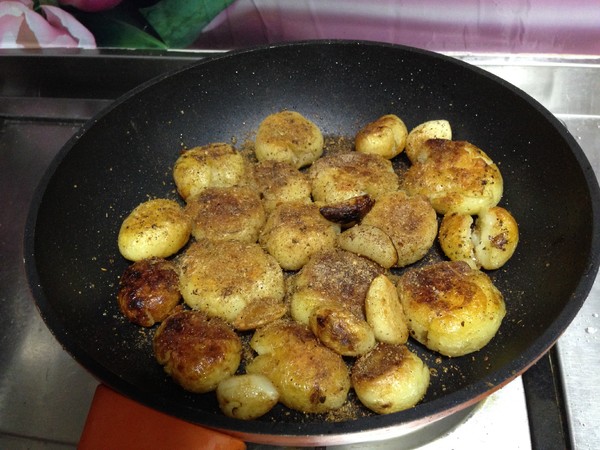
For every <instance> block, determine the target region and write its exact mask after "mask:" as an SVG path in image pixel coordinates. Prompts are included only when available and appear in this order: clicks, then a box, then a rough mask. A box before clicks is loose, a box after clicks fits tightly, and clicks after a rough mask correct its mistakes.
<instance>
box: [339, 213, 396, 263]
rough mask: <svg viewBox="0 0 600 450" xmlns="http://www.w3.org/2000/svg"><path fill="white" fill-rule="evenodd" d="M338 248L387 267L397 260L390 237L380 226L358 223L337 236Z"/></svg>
mask: <svg viewBox="0 0 600 450" xmlns="http://www.w3.org/2000/svg"><path fill="white" fill-rule="evenodd" d="M338 245H339V246H340V248H342V249H344V250H347V251H349V252H352V253H356V254H357V255H360V256H364V257H366V258H369V259H370V260H372V261H375V262H376V263H377V264H379V265H380V266H382V267H385V268H386V269H389V268H390V267H392V266H393V265H394V264H396V263H397V262H398V252H397V251H396V247H395V246H394V243H393V242H392V239H391V238H390V237H389V236H388V235H387V233H386V232H385V231H383V230H382V229H381V228H378V227H374V226H371V225H364V224H358V225H354V226H353V227H350V228H348V229H347V230H345V231H344V232H343V233H341V234H340V235H339V236H338Z"/></svg>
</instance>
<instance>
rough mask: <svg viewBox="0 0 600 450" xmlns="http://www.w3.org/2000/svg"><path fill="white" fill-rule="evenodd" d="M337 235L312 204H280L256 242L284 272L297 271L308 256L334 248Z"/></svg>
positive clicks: (335, 229)
mask: <svg viewBox="0 0 600 450" xmlns="http://www.w3.org/2000/svg"><path fill="white" fill-rule="evenodd" d="M339 232H340V226H339V225H338V224H335V223H332V222H329V221H328V220H327V219H325V218H324V217H323V216H322V215H321V213H320V212H319V207H318V206H317V205H315V204H314V203H309V204H305V203H292V202H288V203H283V204H281V205H279V206H278V207H277V208H276V209H275V210H274V211H273V212H271V214H270V215H269V218H268V220H267V223H266V224H265V226H264V228H263V229H262V231H261V233H260V238H259V243H260V244H261V245H262V247H263V248H264V249H265V250H266V251H267V252H269V254H271V255H272V256H273V257H274V258H275V259H276V260H277V262H278V263H279V265H280V266H281V268H282V269H284V270H298V269H300V268H301V267H302V266H303V265H304V264H306V263H307V261H308V259H309V258H310V256H311V255H313V254H315V253H317V252H320V251H323V250H328V249H330V248H333V247H334V246H335V242H336V239H337V235H338V234H339Z"/></svg>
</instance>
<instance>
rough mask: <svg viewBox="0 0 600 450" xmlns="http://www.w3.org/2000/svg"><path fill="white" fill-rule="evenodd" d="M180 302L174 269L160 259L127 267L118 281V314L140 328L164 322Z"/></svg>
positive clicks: (167, 262) (146, 260)
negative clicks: (120, 313)
mask: <svg viewBox="0 0 600 450" xmlns="http://www.w3.org/2000/svg"><path fill="white" fill-rule="evenodd" d="M180 300H181V294H180V292H179V278H178V275H177V272H176V271H175V266H174V265H173V263H171V262H170V261H167V260H165V259H162V258H150V259H143V260H141V261H137V262H135V263H133V264H131V265H130V266H129V267H127V268H126V269H125V271H124V272H123V275H121V279H120V280H119V291H118V293H117V301H118V303H119V308H120V309H121V312H122V313H123V314H124V315H125V317H127V319H128V320H129V321H130V322H133V323H135V324H138V325H141V326H143V327H151V326H152V325H154V324H155V323H157V322H162V321H163V320H165V319H166V318H167V316H168V315H169V314H171V312H172V311H173V309H174V308H175V307H176V306H177V305H178V304H179V301H180Z"/></svg>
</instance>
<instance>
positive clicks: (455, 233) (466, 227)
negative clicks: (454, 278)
mask: <svg viewBox="0 0 600 450" xmlns="http://www.w3.org/2000/svg"><path fill="white" fill-rule="evenodd" d="M438 241H439V243H440V247H441V248H442V251H443V252H444V254H445V255H446V256H447V257H448V258H449V259H450V260H451V261H464V262H466V263H467V264H468V265H469V266H471V267H472V268H473V269H479V267H481V266H480V265H479V263H478V262H477V259H476V258H475V245H474V243H473V216H471V215H470V214H460V213H456V212H451V213H448V214H444V217H443V218H442V221H441V222H440V230H439V233H438Z"/></svg>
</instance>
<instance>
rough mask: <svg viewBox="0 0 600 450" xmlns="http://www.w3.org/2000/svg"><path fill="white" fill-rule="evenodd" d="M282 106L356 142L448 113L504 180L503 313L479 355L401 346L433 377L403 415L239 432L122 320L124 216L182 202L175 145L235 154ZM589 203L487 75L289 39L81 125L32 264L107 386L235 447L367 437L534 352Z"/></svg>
mask: <svg viewBox="0 0 600 450" xmlns="http://www.w3.org/2000/svg"><path fill="white" fill-rule="evenodd" d="M283 109H289V110H295V111H298V112H300V113H302V114H303V115H305V116H306V117H308V118H310V119H311V120H312V121H314V122H315V123H316V124H317V125H318V126H319V127H320V128H321V130H322V131H323V134H324V135H325V136H330V137H333V136H344V137H349V138H352V137H353V136H354V135H355V133H356V132H357V131H358V129H359V128H360V127H361V126H362V125H364V124H366V123H367V122H370V121H372V120H374V119H375V118H377V117H379V116H381V115H383V114H389V113H394V114H397V115H398V116H399V117H401V118H402V119H403V120H404V122H405V123H406V124H407V126H408V128H409V129H410V128H411V127H414V126H416V125H418V124H419V123H422V122H424V121H427V120H431V119H446V120H448V121H449V122H450V123H451V125H452V128H453V135H454V137H455V138H456V139H460V140H467V141H469V142H471V143H473V144H475V145H477V146H478V147H480V148H482V149H483V150H484V151H485V152H486V153H487V154H488V155H489V156H490V157H491V158H492V159H493V160H494V161H495V162H496V163H497V164H498V166H499V168H500V170H501V171H502V175H503V177H504V185H505V192H504V197H503V198H502V200H501V202H500V205H501V206H504V207H505V208H507V209H508V210H509V211H511V213H512V214H513V215H514V216H515V217H516V218H517V221H518V223H519V227H520V235H521V239H520V243H519V247H518V249H517V253H516V254H515V256H514V257H513V258H512V259H511V260H510V261H509V263H508V264H507V265H506V266H504V267H503V268H501V269H499V270H497V271H493V272H489V275H490V276H491V278H492V279H493V281H494V283H495V284H496V285H497V286H498V288H499V289H500V290H501V291H502V292H503V294H504V296H505V300H506V304H507V316H506V318H505V320H504V322H503V324H502V327H501V329H500V331H499V333H498V335H497V336H496V337H495V338H494V339H493V340H492V342H491V343H490V344H489V345H488V346H486V347H485V348H484V349H483V350H481V351H480V352H477V353H475V354H471V355H467V356H465V357H458V358H444V357H440V356H438V355H435V354H432V353H430V352H428V351H426V350H425V349H424V348H422V347H420V346H419V345H418V344H416V343H412V344H411V348H412V349H413V350H415V351H416V352H417V353H418V354H419V355H421V356H422V357H423V358H424V360H425V362H426V363H427V364H428V365H429V367H430V369H432V375H433V376H432V377H431V386H430V388H429V391H428V393H427V395H426V397H425V399H424V400H423V401H422V402H421V403H420V404H419V405H417V406H416V407H414V408H412V409H410V410H407V411H403V412H400V413H396V414H391V415H388V416H375V415H372V414H368V413H366V411H363V410H360V408H358V409H356V411H352V412H349V413H348V414H349V415H348V417H347V418H345V419H344V420H342V421H336V420H335V418H334V420H331V418H324V417H323V416H318V415H305V414H301V413H296V412H293V411H290V410H287V409H285V408H284V407H281V406H277V407H275V408H274V409H273V410H272V411H271V413H269V414H267V415H266V416H264V417H262V418H260V419H257V420H254V421H251V422H241V421H236V420H233V419H229V418H227V417H225V416H224V415H223V414H222V413H221V412H220V410H219V408H218V405H217V402H216V399H215V396H214V394H212V393H209V394H203V395H197V394H191V393H187V392H185V391H183V390H182V389H181V388H179V387H178V386H177V385H176V384H175V383H173V382H172V381H171V380H170V379H169V378H168V377H167V376H166V375H165V374H164V372H163V370H162V368H161V367H160V366H159V365H158V364H157V363H156V362H155V360H154V357H153V355H152V349H151V345H150V342H151V339H152V334H153V332H154V330H153V329H149V330H145V329H140V328H139V327H137V326H135V325H132V324H129V323H128V322H126V321H125V319H124V318H123V317H122V316H121V313H120V311H119V309H118V306H117V302H116V300H115V295H116V290H117V286H118V280H119V277H120V275H121V273H122V272H123V270H124V269H125V267H126V266H127V265H128V264H129V263H128V262H127V261H126V260H124V259H123V258H122V257H121V256H120V254H119V252H118V248H117V245H116V242H117V234H118V231H119V227H120V224H121V222H122V220H123V218H124V217H125V216H126V215H127V214H128V213H129V212H130V211H131V210H132V209H133V208H134V207H135V206H136V205H138V204H139V203H141V202H143V201H145V200H146V199H148V198H151V197H168V198H177V195H176V192H175V187H174V184H173V181H172V176H171V169H172V166H173V163H174V162H175V160H176V158H177V157H178V155H179V153H180V151H181V150H182V149H184V148H190V147H194V146H197V145H204V144H208V143H211V142H233V143H234V144H235V145H236V146H240V147H241V146H242V145H243V143H244V142H246V141H251V140H252V139H253V133H254V132H255V130H256V128H257V127H258V124H259V123H260V121H261V120H262V119H263V118H264V117H266V116H267V115H268V114H271V113H273V112H277V111H280V110H283ZM598 204H599V195H598V187H597V183H596V181H595V179H593V173H592V170H591V168H589V164H588V163H587V160H586V159H585V157H584V156H583V152H582V151H581V149H579V148H578V146H577V144H576V143H575V142H574V140H573V139H572V137H571V136H570V135H569V134H568V132H567V131H566V129H564V127H563V126H562V125H561V124H560V123H559V122H558V121H556V120H555V119H554V118H553V117H552V116H551V115H550V113H548V112H547V111H545V110H544V109H543V108H542V107H541V106H539V105H538V104H537V103H536V102H535V101H533V100H532V99H530V98H529V97H527V96H526V95H525V94H523V93H522V92H520V91H518V90H517V89H515V88H513V87H512V86H510V85H508V84H506V83H504V82H502V81H500V80H499V79H497V78H495V77H493V76H491V75H487V74H485V73H484V72H482V71H480V70H479V69H476V68H473V67H471V66H468V65H466V64H463V63H459V62H457V61H454V60H452V59H450V58H447V57H443V56H441V55H436V54H432V53H429V52H424V51H419V50H415V49H410V48H405V47H399V46H391V45H382V44H375V43H364V42H360V43H356V42H313V43H298V44H289V45H281V46H275V47H268V48H260V49H254V50H249V51H241V52H236V53H232V54H227V55H224V56H219V57H215V58H213V59H210V60H206V61H202V62H200V63H198V64H195V65H193V66H191V67H189V68H186V69H184V70H182V71H178V72H176V73H172V74H170V75H169V76H165V77H162V78H161V79H158V80H155V81H153V82H151V83H149V84H146V85H144V86H142V87H140V88H138V89H136V90H135V91H133V92H132V93H130V94H128V95H126V96H125V97H123V98H121V99H120V100H118V101H117V102H116V103H115V104H114V105H113V106H111V107H110V108H108V109H107V110H106V111H104V112H103V113H101V114H100V115H99V116H97V117H96V118H95V119H94V120H93V121H91V122H90V123H88V124H86V125H85V126H84V127H83V129H82V132H81V133H79V134H78V135H77V136H75V137H74V138H73V139H72V140H71V141H70V142H69V143H68V144H67V145H66V147H65V148H64V149H63V150H62V151H61V152H60V154H59V155H58V157H57V159H56V160H55V161H54V163H53V165H52V167H51V169H50V171H49V172H48V174H47V176H46V178H45V180H44V181H43V183H42V186H40V189H39V192H38V196H37V198H36V200H35V201H34V205H33V207H32V212H31V215H30V221H29V224H28V230H27V233H26V254H27V261H26V262H27V270H28V275H29V278H30V281H31V286H32V290H33V293H34V296H35V298H36V302H37V303H38V306H39V309H40V311H41V313H42V316H43V317H44V319H45V321H46V323H47V324H48V326H49V328H50V329H51V330H52V331H53V333H54V334H55V335H56V336H57V338H58V339H59V341H60V342H61V343H62V344H63V345H64V347H65V348H66V349H67V350H68V351H69V352H70V353H71V354H72V355H73V356H74V357H75V358H76V359H77V360H78V361H79V362H80V363H81V364H82V365H83V366H85V367H86V368H88V369H89V370H90V371H91V372H92V373H93V374H95V375H96V376H97V377H98V378H99V379H100V380H101V381H103V382H105V383H106V384H107V385H109V386H112V387H113V388H115V389H116V390H118V391H120V392H122V393H124V394H126V395H128V396H130V397H132V398H134V399H136V400H138V401H140V402H142V403H145V404H148V405H149V406H152V407H155V408H157V409H159V410H162V411H165V412H167V413H169V414H172V415H175V416H178V417H181V418H183V419H185V420H190V421H192V422H196V423H200V424H204V425H207V426H211V427H215V428H220V429H225V430H230V431H232V432H235V433H239V434H242V435H246V436H250V435H253V436H260V435H280V436H304V435H314V436H328V435H340V434H349V433H362V432H367V433H368V432H369V431H373V430H378V429H388V428H391V429H393V428H394V427H399V426H400V425H406V424H408V425H410V424H416V423H420V422H422V421H424V420H428V419H430V418H436V417H441V416H443V415H444V414H446V413H448V412H451V411H455V410H456V409H457V408H460V407H462V406H463V405H464V406H467V405H469V404H472V403H473V402H475V401H477V400H478V399H480V398H482V397H483V396H484V395H486V394H487V393H490V392H492V391H493V390H494V389H496V388H497V387H499V386H501V385H503V384H505V383H506V382H508V381H510V380H511V379H513V378H514V377H516V376H517V375H519V374H520V373H522V372H523V371H524V370H526V369H527V368H528V367H529V366H530V365H531V364H533V363H534V362H535V361H536V360H537V359H538V358H539V357H540V356H542V354H543V353H544V352H545V351H546V350H547V349H548V348H549V347H550V346H551V345H552V344H553V343H554V342H555V340H556V339H557V338H558V337H559V335H560V334H561V333H562V331H563V330H564V329H565V328H566V326H567V325H568V324H569V323H570V321H571V320H572V319H573V317H574V316H575V314H576V312H577V311H578V309H579V307H580V306H581V304H582V303H583V301H584V300H585V297H586V296H587V293H588V292H589V289H590V288H591V284H592V282H593V280H594V276H595V273H596V270H597V268H598V254H599V253H600V248H599V243H598V235H599V234H600V233H599V230H598V221H599V212H598ZM434 251H437V250H434ZM242 263H243V262H242ZM324 419H330V420H324ZM392 436H393V435H390V437H392ZM257 439H258V440H260V438H257ZM324 439H325V438H324ZM357 439H359V438H358V437H357Z"/></svg>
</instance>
